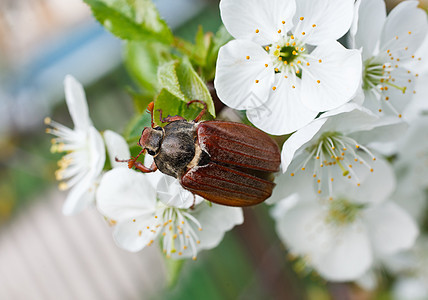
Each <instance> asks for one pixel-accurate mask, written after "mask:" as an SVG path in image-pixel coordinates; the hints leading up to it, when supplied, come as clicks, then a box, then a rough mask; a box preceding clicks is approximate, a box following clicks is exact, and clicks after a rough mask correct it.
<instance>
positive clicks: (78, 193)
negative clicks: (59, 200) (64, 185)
mask: <svg viewBox="0 0 428 300" xmlns="http://www.w3.org/2000/svg"><path fill="white" fill-rule="evenodd" d="M94 200H95V184H94V181H93V176H92V174H87V175H86V176H85V177H83V178H82V180H81V181H79V183H77V184H76V185H75V186H73V187H72V188H71V189H70V192H69V193H68V195H67V198H66V200H65V202H64V205H63V207H62V213H63V214H64V215H66V216H71V215H75V214H77V213H79V212H81V211H83V210H84V209H85V208H87V207H88V206H90V205H91V204H93V203H94Z"/></svg>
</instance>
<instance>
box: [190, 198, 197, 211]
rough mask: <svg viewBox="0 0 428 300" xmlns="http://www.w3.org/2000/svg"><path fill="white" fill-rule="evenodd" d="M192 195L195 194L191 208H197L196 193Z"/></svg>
mask: <svg viewBox="0 0 428 300" xmlns="http://www.w3.org/2000/svg"><path fill="white" fill-rule="evenodd" d="M192 195H193V204H192V206H190V209H195V203H196V195H195V194H192Z"/></svg>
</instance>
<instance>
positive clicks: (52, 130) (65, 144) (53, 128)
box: [44, 118, 90, 190]
mask: <svg viewBox="0 0 428 300" xmlns="http://www.w3.org/2000/svg"><path fill="white" fill-rule="evenodd" d="M44 122H45V124H46V125H48V126H49V127H48V128H46V133H49V134H52V135H55V136H56V137H55V138H53V139H52V140H51V143H52V146H51V152H52V153H62V152H66V154H65V155H64V156H63V157H62V158H61V159H60V160H59V161H58V166H59V169H58V170H56V171H55V177H56V179H57V180H58V181H61V180H67V182H65V181H62V182H60V183H59V189H60V190H66V189H69V188H70V187H72V186H73V185H75V184H76V183H77V182H78V181H79V180H80V179H81V177H82V176H81V173H82V172H84V171H85V168H86V166H88V165H89V164H90V158H89V154H88V153H89V152H90V151H89V150H88V149H87V147H88V145H87V139H86V133H82V132H77V131H75V130H72V129H70V128H68V127H66V126H64V125H62V124H59V123H57V122H55V121H53V120H51V118H45V120H44Z"/></svg>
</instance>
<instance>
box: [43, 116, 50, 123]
mask: <svg viewBox="0 0 428 300" xmlns="http://www.w3.org/2000/svg"><path fill="white" fill-rule="evenodd" d="M43 121H44V122H45V125H49V124H50V123H51V122H52V119H51V118H49V117H46V118H45V119H44V120H43Z"/></svg>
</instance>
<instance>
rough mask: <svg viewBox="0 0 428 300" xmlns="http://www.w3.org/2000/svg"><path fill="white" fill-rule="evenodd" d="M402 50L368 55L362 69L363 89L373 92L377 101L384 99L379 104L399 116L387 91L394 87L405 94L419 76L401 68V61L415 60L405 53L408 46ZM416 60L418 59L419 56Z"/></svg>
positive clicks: (412, 56) (380, 110)
mask: <svg viewBox="0 0 428 300" xmlns="http://www.w3.org/2000/svg"><path fill="white" fill-rule="evenodd" d="M409 34H410V33H409ZM397 38H398V37H397ZM404 50H405V51H404V53H400V52H399V51H397V53H395V54H396V55H394V54H393V51H391V50H389V49H388V50H386V51H383V52H381V53H379V54H378V55H377V56H373V57H370V58H368V59H366V60H365V61H364V70H363V89H364V90H365V91H371V92H373V93H374V94H375V95H376V96H377V99H379V101H380V100H385V101H380V103H379V104H380V106H381V107H382V106H386V107H387V108H388V109H389V110H391V111H392V112H393V113H394V114H395V115H398V117H400V118H401V114H400V113H399V112H398V111H397V109H396V108H395V107H394V106H393V105H392V104H391V102H390V101H388V100H389V95H388V91H389V90H390V89H395V90H398V91H400V92H402V93H403V94H405V93H406V92H407V90H408V89H409V88H412V82H413V80H414V79H415V78H417V77H418V76H419V75H418V74H412V72H411V71H409V70H407V72H406V71H405V70H403V67H405V65H403V62H408V61H409V60H410V59H412V60H415V56H414V55H409V54H408V53H407V50H408V47H405V48H404ZM417 60H418V61H420V60H421V58H418V59H417ZM400 68H401V70H400ZM398 82H400V83H398ZM413 93H416V91H414V90H413ZM379 112H382V109H381V108H379Z"/></svg>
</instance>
